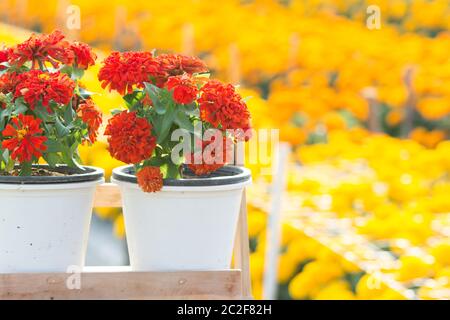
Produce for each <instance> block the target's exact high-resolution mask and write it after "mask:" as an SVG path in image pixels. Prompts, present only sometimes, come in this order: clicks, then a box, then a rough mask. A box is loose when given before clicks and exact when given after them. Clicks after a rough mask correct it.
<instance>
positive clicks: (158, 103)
mask: <svg viewBox="0 0 450 320" xmlns="http://www.w3.org/2000/svg"><path fill="white" fill-rule="evenodd" d="M144 85H145V92H147V94H148V95H149V97H150V99H152V102H153V107H154V108H155V110H156V113H157V114H159V115H163V114H165V113H166V106H165V105H164V100H167V99H165V98H164V97H163V93H164V91H163V89H160V88H158V87H157V86H155V85H153V84H151V83H148V82H145V83H144ZM166 92H168V91H166ZM166 94H167V93H166ZM167 102H169V101H166V103H167Z"/></svg>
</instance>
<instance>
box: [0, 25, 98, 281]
mask: <svg viewBox="0 0 450 320" xmlns="http://www.w3.org/2000/svg"><path fill="white" fill-rule="evenodd" d="M95 59H96V55H95V54H94V53H93V52H92V51H91V49H90V48H89V47H88V46H87V45H86V44H83V43H79V42H70V41H68V40H66V39H65V37H64V35H63V34H62V33H61V32H59V31H55V32H53V33H51V34H48V35H32V36H31V37H30V38H29V39H28V40H26V41H25V42H23V43H21V44H18V45H16V46H14V47H11V48H5V49H3V50H1V51H0V203H1V210H0V272H1V273H14V272H66V271H67V268H68V267H69V266H72V265H76V266H82V265H83V263H84V256H85V251H86V244H87V239H88V232H89V225H90V218H91V212H92V204H93V196H94V192H95V187H96V185H97V184H98V183H100V182H102V181H103V171H102V170H101V169H98V168H94V167H85V166H81V165H80V164H79V157H78V152H77V147H78V146H79V145H80V144H82V143H88V144H91V143H94V142H95V140H96V138H97V131H98V129H99V127H100V125H101V122H102V115H101V113H100V112H99V111H98V109H97V108H96V106H95V104H94V103H93V101H92V99H91V97H90V93H89V92H88V91H86V90H85V89H84V88H83V86H82V85H81V84H80V82H79V80H80V78H81V77H82V75H83V72H84V70H85V69H87V68H88V67H90V66H92V65H94V63H95ZM45 163H46V164H45Z"/></svg>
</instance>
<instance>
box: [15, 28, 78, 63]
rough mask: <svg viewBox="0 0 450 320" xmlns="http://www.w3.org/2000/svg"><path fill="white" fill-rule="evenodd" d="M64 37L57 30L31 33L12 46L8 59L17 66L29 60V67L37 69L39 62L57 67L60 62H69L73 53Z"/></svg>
mask: <svg viewBox="0 0 450 320" xmlns="http://www.w3.org/2000/svg"><path fill="white" fill-rule="evenodd" d="M64 38H65V37H64V35H63V34H62V32H61V31H59V30H56V31H54V32H52V33H51V34H42V35H36V34H32V35H31V37H30V38H29V39H27V40H26V41H24V42H23V43H20V44H18V45H17V46H15V47H14V48H13V50H12V53H11V55H10V57H9V61H10V63H11V64H14V65H16V66H18V67H20V66H22V65H23V64H24V63H25V62H27V61H31V69H37V68H38V67H39V63H40V64H42V65H43V64H45V63H46V62H49V63H50V64H51V65H52V66H53V67H54V68H57V67H58V66H59V63H60V62H61V63H63V64H71V63H72V62H73V59H74V53H73V51H72V50H70V45H69V42H68V41H67V40H65V39H64Z"/></svg>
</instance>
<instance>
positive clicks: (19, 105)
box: [13, 98, 28, 115]
mask: <svg viewBox="0 0 450 320" xmlns="http://www.w3.org/2000/svg"><path fill="white" fill-rule="evenodd" d="M14 106H15V108H14V111H13V114H16V115H17V114H21V113H25V112H26V111H27V110H28V106H27V105H26V104H25V102H24V100H23V98H19V99H16V101H14Z"/></svg>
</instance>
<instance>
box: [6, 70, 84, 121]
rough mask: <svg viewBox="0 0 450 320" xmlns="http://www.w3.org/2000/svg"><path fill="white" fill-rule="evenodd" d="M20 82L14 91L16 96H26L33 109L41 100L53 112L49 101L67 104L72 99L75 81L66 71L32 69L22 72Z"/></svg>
mask: <svg viewBox="0 0 450 320" xmlns="http://www.w3.org/2000/svg"><path fill="white" fill-rule="evenodd" d="M18 77H19V83H18V84H17V86H16V89H15V92H14V98H18V97H22V96H23V97H24V100H25V102H26V103H28V104H29V106H30V108H31V110H34V108H35V107H36V105H37V103H38V102H39V101H41V102H42V105H43V106H44V107H47V111H48V112H50V113H51V112H52V110H51V108H50V107H49V102H50V101H51V100H52V101H54V102H56V103H59V104H63V105H66V104H68V103H69V102H70V100H71V99H72V96H73V94H74V90H75V82H74V81H73V80H72V79H70V78H69V76H67V75H66V74H64V73H60V72H55V73H47V72H43V71H40V70H30V71H29V72H25V73H22V74H20V75H19V76H18Z"/></svg>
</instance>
